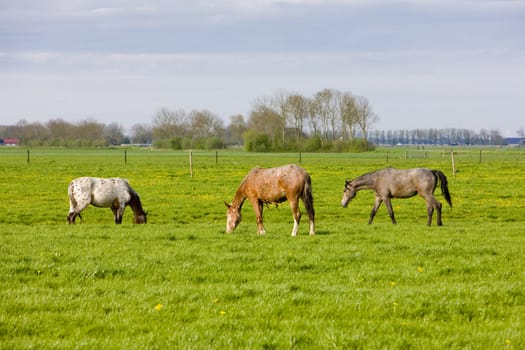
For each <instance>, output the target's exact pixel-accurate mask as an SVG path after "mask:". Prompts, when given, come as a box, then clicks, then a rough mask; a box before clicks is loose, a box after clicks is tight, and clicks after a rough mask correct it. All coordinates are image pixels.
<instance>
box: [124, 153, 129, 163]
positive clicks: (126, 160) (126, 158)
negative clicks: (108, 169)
mask: <svg viewBox="0 0 525 350" xmlns="http://www.w3.org/2000/svg"><path fill="white" fill-rule="evenodd" d="M124 164H128V151H127V150H124Z"/></svg>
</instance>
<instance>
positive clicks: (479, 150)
mask: <svg viewBox="0 0 525 350" xmlns="http://www.w3.org/2000/svg"><path fill="white" fill-rule="evenodd" d="M479 163H480V164H481V149H480V150H479Z"/></svg>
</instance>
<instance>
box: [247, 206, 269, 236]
mask: <svg viewBox="0 0 525 350" xmlns="http://www.w3.org/2000/svg"><path fill="white" fill-rule="evenodd" d="M250 202H251V203H252V207H253V211H254V212H255V217H256V219H257V233H258V234H260V235H264V234H265V233H266V230H265V229H264V225H263V202H261V201H260V200H259V199H257V198H254V199H251V198H250Z"/></svg>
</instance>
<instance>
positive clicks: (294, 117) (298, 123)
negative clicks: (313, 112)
mask: <svg viewBox="0 0 525 350" xmlns="http://www.w3.org/2000/svg"><path fill="white" fill-rule="evenodd" d="M286 109H287V110H288V112H289V115H288V116H289V118H290V121H291V124H292V125H293V127H294V134H295V140H296V141H300V140H301V139H302V137H303V129H304V122H305V120H306V118H307V116H308V113H309V109H310V102H309V100H308V99H307V98H305V97H304V96H302V95H299V94H291V95H289V96H288V98H287V99H286Z"/></svg>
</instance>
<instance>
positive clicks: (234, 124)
mask: <svg viewBox="0 0 525 350" xmlns="http://www.w3.org/2000/svg"><path fill="white" fill-rule="evenodd" d="M246 130H247V126H246V122H245V121H244V117H243V115H242V114H236V115H232V116H231V117H230V124H229V125H228V127H227V128H226V134H227V138H228V139H229V142H232V143H235V144H237V145H241V144H242V142H243V139H242V134H243V133H244V132H245V131H246Z"/></svg>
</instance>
